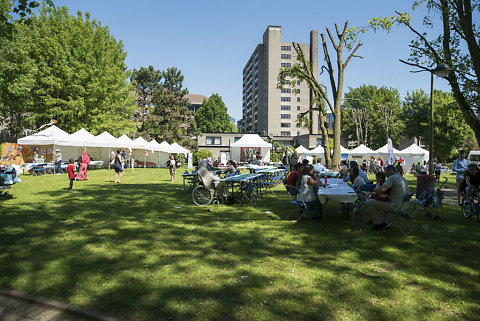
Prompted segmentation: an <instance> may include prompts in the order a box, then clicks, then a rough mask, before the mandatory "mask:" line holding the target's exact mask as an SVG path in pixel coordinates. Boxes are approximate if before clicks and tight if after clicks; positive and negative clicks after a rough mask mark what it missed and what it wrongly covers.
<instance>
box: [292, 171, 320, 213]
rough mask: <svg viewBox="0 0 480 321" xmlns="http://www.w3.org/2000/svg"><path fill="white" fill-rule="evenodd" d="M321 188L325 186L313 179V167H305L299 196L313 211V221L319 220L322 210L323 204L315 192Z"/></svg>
mask: <svg viewBox="0 0 480 321" xmlns="http://www.w3.org/2000/svg"><path fill="white" fill-rule="evenodd" d="M320 186H323V183H322V182H321V181H315V180H314V179H313V166H312V165H307V166H305V169H304V170H303V176H302V179H301V181H300V189H299V193H298V195H299V198H301V200H303V201H304V202H305V203H306V204H307V210H309V211H311V213H312V216H311V218H312V219H318V218H319V216H320V212H321V210H322V203H320V201H319V199H318V196H317V193H316V192H315V189H316V188H318V187H320Z"/></svg>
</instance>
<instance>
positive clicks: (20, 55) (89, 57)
mask: <svg viewBox="0 0 480 321" xmlns="http://www.w3.org/2000/svg"><path fill="white" fill-rule="evenodd" d="M14 27H15V37H14V38H12V39H3V40H2V42H1V43H0V57H1V59H0V117H1V118H2V119H3V120H6V121H7V122H8V124H9V129H10V130H11V131H12V132H13V133H16V134H20V133H21V131H22V129H24V128H37V127H38V126H40V125H42V124H44V123H46V122H49V121H50V119H52V118H53V119H56V120H57V121H58V126H59V127H61V128H63V129H65V130H68V131H75V130H78V129H80V128H82V127H84V128H86V129H87V130H89V131H91V132H92V133H93V134H97V133H100V132H102V131H104V130H108V131H109V132H111V133H112V134H114V135H116V134H120V133H125V132H127V133H128V132H129V131H132V130H133V128H134V126H133V122H132V121H131V120H130V116H131V114H132V112H133V108H134V96H133V88H132V87H131V85H130V84H129V83H128V82H127V79H128V77H129V73H128V72H127V71H126V66H125V62H124V60H125V57H126V53H125V51H124V50H123V44H122V43H121V42H120V41H119V42H117V41H116V40H115V39H114V38H113V36H112V35H111V34H110V32H109V31H108V28H106V27H102V26H101V25H100V23H99V22H97V21H95V20H92V19H90V15H89V14H88V13H87V14H85V15H82V13H80V12H78V13H77V16H76V17H74V16H71V15H70V14H69V13H68V10H67V8H66V7H62V8H50V7H43V8H41V10H40V13H39V16H32V17H31V23H30V25H29V26H27V25H25V24H23V23H15V24H14Z"/></svg>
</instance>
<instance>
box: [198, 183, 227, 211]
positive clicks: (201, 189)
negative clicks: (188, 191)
mask: <svg viewBox="0 0 480 321" xmlns="http://www.w3.org/2000/svg"><path fill="white" fill-rule="evenodd" d="M198 181H199V184H198V185H197V186H196V187H195V188H194V189H193V191H192V200H193V203H194V204H195V205H198V206H206V205H209V204H213V205H215V206H217V205H220V204H224V203H225V195H223V192H224V191H223V189H219V188H217V186H218V184H219V183H220V182H215V181H212V183H211V185H212V186H205V184H204V182H203V180H202V177H201V176H200V175H198Z"/></svg>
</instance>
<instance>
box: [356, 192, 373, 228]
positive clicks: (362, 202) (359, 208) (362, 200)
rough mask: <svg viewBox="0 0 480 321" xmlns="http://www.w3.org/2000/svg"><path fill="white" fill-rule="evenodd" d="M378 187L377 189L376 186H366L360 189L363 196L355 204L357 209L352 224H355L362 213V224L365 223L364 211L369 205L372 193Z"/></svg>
mask: <svg viewBox="0 0 480 321" xmlns="http://www.w3.org/2000/svg"><path fill="white" fill-rule="evenodd" d="M376 187H377V185H376V184H364V185H362V186H360V187H359V189H360V193H361V194H360V196H359V198H358V200H357V201H356V202H355V204H354V206H355V207H354V209H353V213H354V214H353V215H354V217H352V224H353V221H354V220H355V218H356V217H357V214H358V213H361V215H360V222H362V223H363V209H364V207H365V205H366V204H367V202H368V199H369V198H370V195H371V194H372V192H373V191H374V190H375V188H376ZM352 226H353V225H352Z"/></svg>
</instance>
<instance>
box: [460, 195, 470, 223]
mask: <svg viewBox="0 0 480 321" xmlns="http://www.w3.org/2000/svg"><path fill="white" fill-rule="evenodd" d="M462 214H463V217H465V218H471V217H472V205H470V204H466V200H465V198H462Z"/></svg>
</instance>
